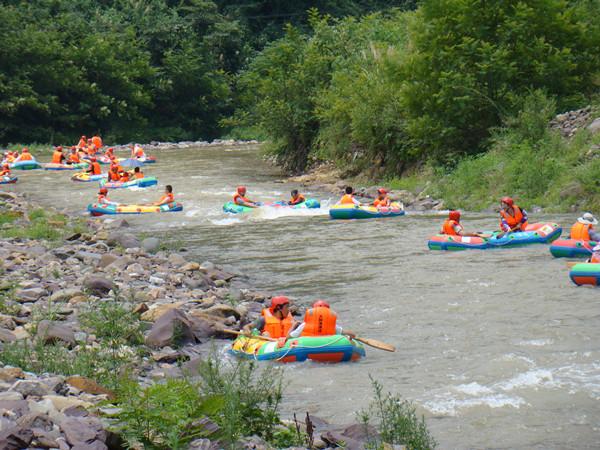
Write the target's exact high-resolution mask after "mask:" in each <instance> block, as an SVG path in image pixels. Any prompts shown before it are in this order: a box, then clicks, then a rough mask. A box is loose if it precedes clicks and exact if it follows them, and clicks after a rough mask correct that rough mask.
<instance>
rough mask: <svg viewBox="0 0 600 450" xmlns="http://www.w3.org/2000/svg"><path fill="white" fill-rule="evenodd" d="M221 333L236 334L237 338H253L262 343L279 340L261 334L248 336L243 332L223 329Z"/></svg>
mask: <svg viewBox="0 0 600 450" xmlns="http://www.w3.org/2000/svg"><path fill="white" fill-rule="evenodd" d="M221 331H222V332H223V333H229V334H235V335H237V336H244V337H247V338H251V339H258V340H260V341H269V342H277V339H273V338H270V337H267V336H261V335H260V334H248V333H244V332H243V331H235V330H227V329H225V328H223V329H222V330H221Z"/></svg>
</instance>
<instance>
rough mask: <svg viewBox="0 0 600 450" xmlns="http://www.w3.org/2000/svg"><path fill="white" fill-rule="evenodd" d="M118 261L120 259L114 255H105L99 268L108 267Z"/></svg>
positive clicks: (101, 258)
mask: <svg viewBox="0 0 600 450" xmlns="http://www.w3.org/2000/svg"><path fill="white" fill-rule="evenodd" d="M117 259H119V257H118V256H116V255H113V254H111V253H105V254H103V255H102V256H101V257H100V261H99V262H98V267H102V268H104V267H106V266H108V265H110V264H112V263H113V262H115V261H116V260H117Z"/></svg>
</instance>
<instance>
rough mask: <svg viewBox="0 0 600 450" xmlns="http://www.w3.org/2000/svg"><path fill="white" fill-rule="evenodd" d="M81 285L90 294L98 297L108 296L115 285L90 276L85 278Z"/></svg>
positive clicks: (103, 279)
mask: <svg viewBox="0 0 600 450" xmlns="http://www.w3.org/2000/svg"><path fill="white" fill-rule="evenodd" d="M83 285H84V286H85V288H86V289H88V290H89V291H90V292H91V293H92V294H94V295H98V296H104V295H106V294H108V293H109V292H110V291H111V290H113V289H115V287H116V286H115V284H114V283H113V282H112V281H110V280H108V279H106V278H104V277H99V276H96V275H91V276H89V277H87V278H86V279H85V280H84V281H83Z"/></svg>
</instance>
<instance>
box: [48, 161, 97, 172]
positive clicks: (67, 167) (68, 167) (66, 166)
mask: <svg viewBox="0 0 600 450" xmlns="http://www.w3.org/2000/svg"><path fill="white" fill-rule="evenodd" d="M88 166H89V164H88V163H85V162H84V163H77V164H57V163H47V164H44V170H81V169H86V168H87V167H88Z"/></svg>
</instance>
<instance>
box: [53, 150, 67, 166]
mask: <svg viewBox="0 0 600 450" xmlns="http://www.w3.org/2000/svg"><path fill="white" fill-rule="evenodd" d="M63 159H65V155H63V153H62V152H59V151H55V152H54V153H52V163H54V164H60V163H62V162H63Z"/></svg>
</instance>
